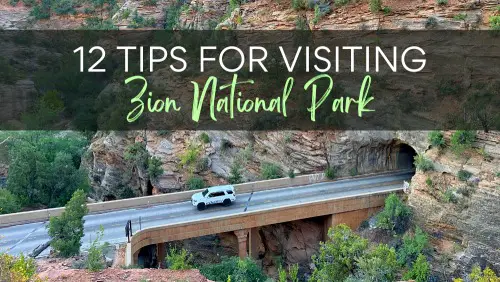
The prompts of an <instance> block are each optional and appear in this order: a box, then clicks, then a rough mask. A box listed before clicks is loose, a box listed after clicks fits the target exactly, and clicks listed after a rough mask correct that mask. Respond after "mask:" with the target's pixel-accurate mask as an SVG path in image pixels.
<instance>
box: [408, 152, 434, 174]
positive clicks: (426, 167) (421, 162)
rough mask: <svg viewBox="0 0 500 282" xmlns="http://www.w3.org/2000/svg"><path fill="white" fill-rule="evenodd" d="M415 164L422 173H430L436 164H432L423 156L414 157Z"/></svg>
mask: <svg viewBox="0 0 500 282" xmlns="http://www.w3.org/2000/svg"><path fill="white" fill-rule="evenodd" d="M414 159H415V160H414V162H413V164H414V165H415V168H416V169H417V170H420V171H424V172H425V171H430V170H433V169H434V164H433V163H432V161H431V160H429V159H428V158H426V157H425V156H424V155H423V154H418V155H416V156H415V157H414Z"/></svg>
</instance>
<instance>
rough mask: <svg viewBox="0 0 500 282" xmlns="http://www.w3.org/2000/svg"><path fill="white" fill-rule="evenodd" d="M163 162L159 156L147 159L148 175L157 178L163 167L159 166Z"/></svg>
mask: <svg viewBox="0 0 500 282" xmlns="http://www.w3.org/2000/svg"><path fill="white" fill-rule="evenodd" d="M162 164H163V163H162V162H161V160H160V158H158V157H152V158H150V159H149V160H148V175H149V178H151V179H157V178H158V176H160V175H162V174H163V168H162V167H161V165H162Z"/></svg>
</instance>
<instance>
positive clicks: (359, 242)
mask: <svg viewBox="0 0 500 282" xmlns="http://www.w3.org/2000/svg"><path fill="white" fill-rule="evenodd" d="M328 238H329V240H328V241H326V242H321V243H320V249H319V253H318V254H317V255H314V256H313V257H312V260H313V262H314V265H315V266H316V269H315V270H314V272H313V273H312V276H311V278H310V280H309V281H311V282H323V281H344V279H346V278H347V277H348V276H349V274H350V273H352V272H353V271H354V270H355V268H356V263H355V262H356V259H357V258H359V257H361V256H362V255H363V253H364V252H365V250H366V249H367V247H368V241H367V240H366V239H363V238H361V237H360V236H358V235H357V234H355V233H354V232H352V231H351V229H350V228H349V227H348V226H347V225H345V224H339V225H337V226H335V227H333V228H330V230H328Z"/></svg>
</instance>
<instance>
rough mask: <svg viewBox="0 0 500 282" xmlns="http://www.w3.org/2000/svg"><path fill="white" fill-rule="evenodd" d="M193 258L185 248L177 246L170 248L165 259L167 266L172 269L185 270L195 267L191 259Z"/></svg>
mask: <svg viewBox="0 0 500 282" xmlns="http://www.w3.org/2000/svg"><path fill="white" fill-rule="evenodd" d="M192 260H193V255H192V254H188V252H187V251H186V250H185V249H182V250H177V248H175V247H174V248H170V249H169V250H168V253H167V256H166V258H165V261H166V263H167V267H168V268H169V269H172V270H185V269H191V268H193V265H192V264H191V261H192Z"/></svg>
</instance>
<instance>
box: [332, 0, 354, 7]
mask: <svg viewBox="0 0 500 282" xmlns="http://www.w3.org/2000/svg"><path fill="white" fill-rule="evenodd" d="M349 2H351V1H350V0H335V1H334V3H335V6H344V5H347V4H349Z"/></svg>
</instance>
